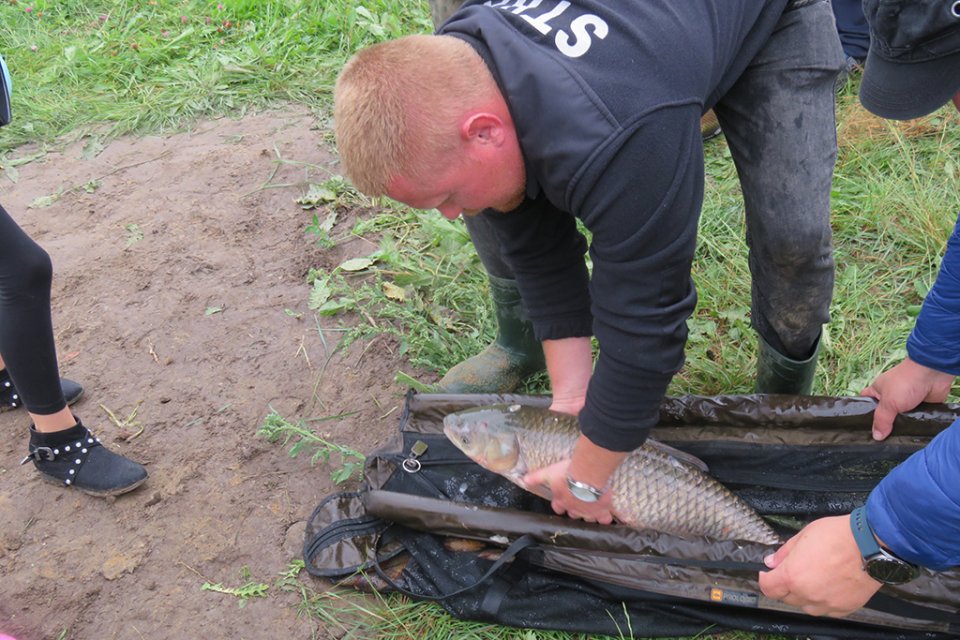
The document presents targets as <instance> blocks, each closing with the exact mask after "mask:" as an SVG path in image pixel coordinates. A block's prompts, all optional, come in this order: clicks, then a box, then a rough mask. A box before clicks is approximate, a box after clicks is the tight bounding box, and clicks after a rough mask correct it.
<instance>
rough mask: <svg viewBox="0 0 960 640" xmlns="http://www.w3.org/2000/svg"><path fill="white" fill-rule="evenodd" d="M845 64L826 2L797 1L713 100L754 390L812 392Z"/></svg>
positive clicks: (828, 272)
mask: <svg viewBox="0 0 960 640" xmlns="http://www.w3.org/2000/svg"><path fill="white" fill-rule="evenodd" d="M842 66H843V52H842V50H841V48H840V41H839V39H838V37H837V33H836V29H835V27H834V22H833V14H832V12H831V9H830V3H829V2H828V1H827V0H799V1H798V0H794V2H791V3H790V5H788V8H787V10H786V11H785V12H784V15H783V17H782V18H781V20H780V24H779V25H778V27H777V30H776V31H775V32H774V34H773V35H772V36H771V38H770V40H769V42H768V43H767V44H766V46H765V48H764V49H763V51H761V52H760V54H758V56H757V57H756V58H755V59H754V60H753V61H752V63H751V65H750V67H749V68H748V69H747V70H746V71H745V72H744V74H743V76H741V78H740V79H739V80H738V81H737V83H736V84H735V85H734V87H733V88H732V89H731V91H730V92H728V93H727V95H725V96H724V97H723V98H722V99H721V101H720V103H719V104H718V105H717V106H716V107H715V110H716V112H717V116H718V117H719V119H720V124H721V125H722V127H723V131H724V135H725V136H726V138H727V142H728V144H729V145H730V151H731V155H732V156H733V159H734V162H735V163H736V166H737V172H738V174H739V176H740V182H741V185H742V187H743V198H744V207H745V210H746V221H747V245H748V246H749V249H750V257H749V264H750V272H751V275H752V280H753V288H752V289H753V290H752V324H753V327H754V329H755V330H756V331H757V333H758V334H759V336H760V348H759V351H758V353H759V355H758V371H757V389H756V390H757V392H761V393H809V392H810V388H811V385H812V381H813V374H814V371H815V368H816V360H817V353H818V349H819V340H820V334H821V331H822V327H823V325H824V324H825V323H826V322H828V321H829V307H830V299H831V297H832V294H833V279H834V262H833V249H832V238H831V229H830V187H831V181H832V177H833V168H834V164H835V162H836V124H835V105H834V97H835V94H834V81H835V79H836V77H837V74H838V72H839V70H840V69H841V67H842Z"/></svg>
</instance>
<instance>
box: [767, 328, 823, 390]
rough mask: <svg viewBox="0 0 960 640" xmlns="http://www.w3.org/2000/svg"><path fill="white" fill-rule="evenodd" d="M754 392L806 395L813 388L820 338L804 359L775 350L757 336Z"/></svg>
mask: <svg viewBox="0 0 960 640" xmlns="http://www.w3.org/2000/svg"><path fill="white" fill-rule="evenodd" d="M757 343H758V348H759V352H758V354H757V387H756V393H783V394H790V395H796V396H808V395H810V390H811V389H812V388H813V374H814V372H816V370H817V356H819V355H820V339H819V338H817V344H816V345H815V346H814V348H813V354H812V355H811V356H810V357H809V358H807V359H806V360H793V359H792V358H788V357H787V356H785V355H783V354H782V353H780V352H778V351H776V350H775V349H774V348H773V347H771V346H770V345H769V344H767V341H766V340H764V339H763V338H762V337H759V336H758V337H757Z"/></svg>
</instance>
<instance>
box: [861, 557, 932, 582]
mask: <svg viewBox="0 0 960 640" xmlns="http://www.w3.org/2000/svg"><path fill="white" fill-rule="evenodd" d="M867 573H868V574H869V575H870V577H871V578H873V579H874V580H876V581H877V582H882V583H884V584H903V583H905V582H910V581H911V580H913V579H914V578H916V577H917V575H919V573H920V570H919V569H917V567H915V566H913V565H912V564H909V563H907V562H904V561H903V560H900V559H898V558H891V557H889V556H878V557H874V558H870V559H869V560H868V561H867Z"/></svg>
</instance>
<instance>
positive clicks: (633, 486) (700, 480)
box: [443, 404, 781, 544]
mask: <svg viewBox="0 0 960 640" xmlns="http://www.w3.org/2000/svg"><path fill="white" fill-rule="evenodd" d="M443 432H444V434H446V436H447V438H449V440H450V441H451V442H452V443H453V444H454V445H455V446H456V447H457V448H459V449H460V450H461V451H462V452H463V453H464V454H466V456H467V457H468V458H470V459H471V460H473V461H474V462H476V463H477V464H479V465H480V466H482V467H484V468H485V469H488V470H490V471H492V472H494V473H498V474H500V475H502V476H504V477H505V478H507V479H508V480H510V481H511V482H513V483H514V484H516V485H518V486H520V487H522V488H523V489H525V490H527V491H530V492H531V493H535V494H537V495H539V496H541V497H544V498H547V499H549V497H550V496H549V490H548V489H546V488H545V487H528V486H526V485H525V484H524V482H523V476H524V475H526V473H527V472H529V471H534V470H536V469H540V468H542V467H546V466H548V465H551V464H554V463H556V462H560V461H562V460H566V459H569V458H570V457H571V456H572V455H573V448H574V444H575V443H576V440H577V438H578V437H579V435H580V427H579V423H578V421H577V418H576V416H572V415H569V414H566V413H559V412H556V411H551V410H549V409H545V408H540V407H531V406H527V405H520V404H513V405H490V406H483V407H475V408H472V409H465V410H463V411H458V412H455V413H450V414H448V415H446V416H445V417H444V419H443ZM608 487H609V489H608V490H609V491H611V492H612V498H613V508H612V512H613V515H614V517H615V518H616V521H617V522H618V523H620V524H623V525H627V526H630V527H634V528H637V529H652V530H655V531H660V532H664V533H669V534H672V535H676V536H680V537H683V538H694V537H697V536H707V537H709V538H712V539H714V540H745V541H752V542H759V543H763V544H779V543H780V542H781V540H780V536H778V535H777V533H776V531H774V529H773V528H772V527H771V526H770V525H769V524H768V523H767V522H766V521H765V520H764V519H763V517H762V516H760V514H759V513H757V512H756V511H755V510H754V509H753V508H752V507H751V506H750V505H749V504H747V503H746V502H744V501H743V500H742V499H741V498H739V497H738V496H737V495H736V494H734V493H733V492H732V491H730V490H729V489H728V488H727V487H725V486H724V485H723V484H721V483H720V482H718V481H717V480H716V479H714V478H713V477H712V476H710V475H709V473H708V472H707V466H706V465H705V464H704V463H703V462H702V461H701V460H700V459H699V458H696V457H695V456H692V455H690V454H687V453H684V452H681V451H679V450H677V449H674V448H672V447H669V446H667V445H665V444H663V443H660V442H656V441H654V440H651V439H649V438H648V439H647V440H646V442H644V444H643V445H641V446H640V447H639V448H637V449H635V450H634V451H632V452H631V453H630V454H629V455H628V456H627V458H626V459H624V461H623V462H622V463H621V464H620V466H619V467H617V469H616V471H615V472H614V473H613V475H612V476H611V478H610V482H609V485H608Z"/></svg>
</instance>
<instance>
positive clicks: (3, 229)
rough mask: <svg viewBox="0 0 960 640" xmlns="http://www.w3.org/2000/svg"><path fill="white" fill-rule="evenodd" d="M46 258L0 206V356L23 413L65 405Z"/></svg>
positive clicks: (50, 269) (51, 410)
mask: <svg viewBox="0 0 960 640" xmlns="http://www.w3.org/2000/svg"><path fill="white" fill-rule="evenodd" d="M52 280H53V265H52V264H51V262H50V256H49V255H47V252H46V251H44V250H43V249H42V248H41V247H40V245H38V244H37V243H36V242H34V241H33V240H31V239H30V236H28V235H27V234H26V233H24V231H23V229H21V228H20V227H19V226H18V225H17V223H16V222H14V221H13V218H11V217H10V215H9V214H8V213H7V212H6V210H5V209H4V208H3V207H2V206H0V356H2V357H3V360H4V363H5V364H6V368H7V373H8V374H9V375H10V378H11V379H12V380H13V384H14V385H15V386H16V387H17V392H18V393H19V394H20V399H21V400H22V401H23V404H24V405H26V407H27V410H28V411H30V412H31V413H36V414H39V415H49V414H51V413H56V412H57V411H60V410H61V409H63V408H64V407H66V406H67V403H66V401H65V400H64V398H63V390H62V389H61V388H60V373H59V371H58V369H57V352H56V348H55V346H54V341H53V321H52V320H51V317H50V285H51V282H52Z"/></svg>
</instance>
